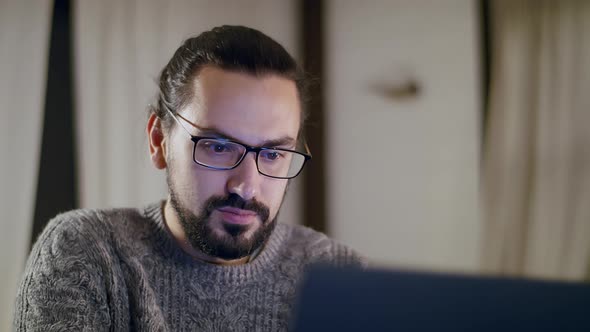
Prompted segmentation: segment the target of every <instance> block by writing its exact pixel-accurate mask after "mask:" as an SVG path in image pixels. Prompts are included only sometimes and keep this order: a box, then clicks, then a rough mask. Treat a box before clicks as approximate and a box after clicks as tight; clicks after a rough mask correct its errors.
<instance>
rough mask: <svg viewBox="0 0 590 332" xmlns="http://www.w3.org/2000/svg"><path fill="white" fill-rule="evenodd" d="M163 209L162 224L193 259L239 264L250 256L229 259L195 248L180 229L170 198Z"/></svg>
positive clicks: (220, 263) (222, 263) (245, 261)
mask: <svg viewBox="0 0 590 332" xmlns="http://www.w3.org/2000/svg"><path fill="white" fill-rule="evenodd" d="M163 210H164V211H163V216H164V225H165V226H166V228H167V230H168V232H169V233H170V234H171V235H172V238H173V239H174V241H175V242H176V243H177V244H178V245H179V246H180V248H181V249H182V250H183V251H184V252H186V253H187V254H189V255H190V256H191V257H193V258H194V259H196V260H199V261H203V262H207V263H210V264H216V265H240V264H246V263H248V261H249V260H250V256H246V257H242V258H238V259H230V260H227V259H222V258H219V257H215V256H210V255H207V254H205V253H204V252H202V251H201V250H198V249H196V248H195V247H193V246H192V245H191V244H190V242H189V241H188V239H187V237H186V233H185V232H184V230H183V229H182V225H181V224H180V220H179V219H178V214H177V213H176V211H174V208H173V207H172V204H170V198H168V200H166V202H164V206H163Z"/></svg>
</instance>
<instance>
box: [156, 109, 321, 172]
mask: <svg viewBox="0 0 590 332" xmlns="http://www.w3.org/2000/svg"><path fill="white" fill-rule="evenodd" d="M167 111H168V113H170V115H171V116H172V118H173V119H174V120H175V121H176V122H177V123H178V124H179V125H180V126H181V127H182V128H183V129H184V131H186V133H187V134H189V136H190V137H191V141H193V142H194V143H195V144H194V148H193V161H194V162H195V163H197V164H199V165H201V166H205V167H207V168H211V169H216V170H230V169H234V168H236V167H238V166H239V165H240V163H241V162H242V161H243V160H244V158H245V157H246V154H247V153H248V152H254V153H256V159H255V160H256V167H257V169H258V172H259V173H260V174H262V175H265V176H268V177H271V178H275V179H292V178H294V177H296V176H297V175H299V173H301V171H302V170H303V166H305V163H306V162H307V161H308V160H310V159H311V155H310V154H309V148H308V147H307V144H306V145H305V149H306V151H307V153H302V152H299V151H294V150H288V149H282V148H267V147H253V146H247V145H244V144H242V143H238V142H234V141H231V140H228V139H225V138H215V137H204V136H195V135H193V134H191V133H190V131H189V130H188V129H187V128H186V127H185V126H184V124H182V122H180V120H179V119H178V117H177V116H176V115H175V114H174V113H172V111H170V110H169V109H167ZM181 118H182V117H181ZM182 119H183V120H185V121H186V119H184V118H182Z"/></svg>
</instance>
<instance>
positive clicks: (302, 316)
mask: <svg viewBox="0 0 590 332" xmlns="http://www.w3.org/2000/svg"><path fill="white" fill-rule="evenodd" d="M301 286H302V287H301V288H300V289H299V291H300V292H299V297H298V301H297V305H296V308H295V311H294V320H293V324H292V330H293V331H307V332H309V331H483V332H485V331H494V332H496V331H590V285H588V284H578V283H561V282H547V281H533V280H521V279H507V278H491V277H476V276H465V275H450V274H430V273H417V272H407V271H406V272H404V271H392V270H379V269H369V270H360V269H358V268H352V267H350V268H334V267H329V266H314V267H312V268H311V269H309V270H308V272H307V274H306V277H305V278H304V281H303V283H302V285H301Z"/></svg>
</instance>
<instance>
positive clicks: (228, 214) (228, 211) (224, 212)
mask: <svg viewBox="0 0 590 332" xmlns="http://www.w3.org/2000/svg"><path fill="white" fill-rule="evenodd" d="M217 211H219V213H220V214H221V217H222V219H223V221H225V222H227V223H230V224H238V225H248V224H250V223H253V222H254V221H256V218H257V217H258V214H257V213H256V212H253V211H250V210H242V209H238V208H233V207H222V208H219V209H217Z"/></svg>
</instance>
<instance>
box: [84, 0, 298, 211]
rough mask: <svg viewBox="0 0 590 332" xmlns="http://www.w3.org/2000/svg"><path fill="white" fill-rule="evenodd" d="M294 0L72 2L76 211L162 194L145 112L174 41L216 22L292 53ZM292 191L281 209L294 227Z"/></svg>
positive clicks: (144, 200) (295, 199) (163, 188)
mask: <svg viewBox="0 0 590 332" xmlns="http://www.w3.org/2000/svg"><path fill="white" fill-rule="evenodd" d="M296 5H297V2H296V1H295V0H288V1H275V0H247V1H235V0H215V1H212V0H171V1H160V0H123V1H122V0H101V1H95V0H78V1H75V10H74V13H75V14H74V34H75V37H74V43H75V46H74V54H75V59H76V90H77V94H76V112H77V114H76V120H77V138H78V140H77V147H78V149H79V150H78V151H79V156H80V160H79V174H80V188H79V192H80V205H81V206H82V207H91V208H102V207H116V206H141V205H143V204H147V203H150V202H153V201H155V200H158V199H162V198H164V197H165V196H166V194H167V191H166V181H165V176H164V172H163V171H158V170H156V169H155V168H154V167H153V166H152V164H151V162H150V160H149V158H148V145H147V138H146V135H145V124H146V121H147V115H146V113H145V110H146V106H147V104H148V103H149V102H151V101H152V99H153V97H154V96H155V95H156V92H157V86H158V85H157V81H156V80H157V76H158V74H159V71H160V70H161V69H162V68H163V67H164V65H165V64H166V62H167V61H168V60H169V59H170V57H171V56H172V54H173V53H174V51H175V50H176V48H178V46H180V44H181V42H182V41H183V40H184V39H186V38H188V37H191V36H193V35H195V34H198V33H200V32H202V31H204V30H208V29H211V28H212V27H214V26H217V25H222V24H241V25H248V26H251V27H253V28H258V29H260V30H262V31H264V32H266V33H267V34H269V35H270V36H271V37H273V38H275V39H277V40H278V41H279V42H281V43H283V45H285V47H286V48H287V49H288V50H289V51H290V52H292V53H293V54H295V55H297V25H296V22H297V16H296V14H297V6H296ZM297 187H298V186H297V185H295V186H293V187H292V188H291V189H293V190H292V191H291V192H290V195H289V196H288V199H287V203H286V204H285V205H284V207H283V210H282V211H281V218H282V220H283V221H286V222H298V220H299V215H298V211H299V209H298V205H299V200H298V193H297V191H298V190H297Z"/></svg>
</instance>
